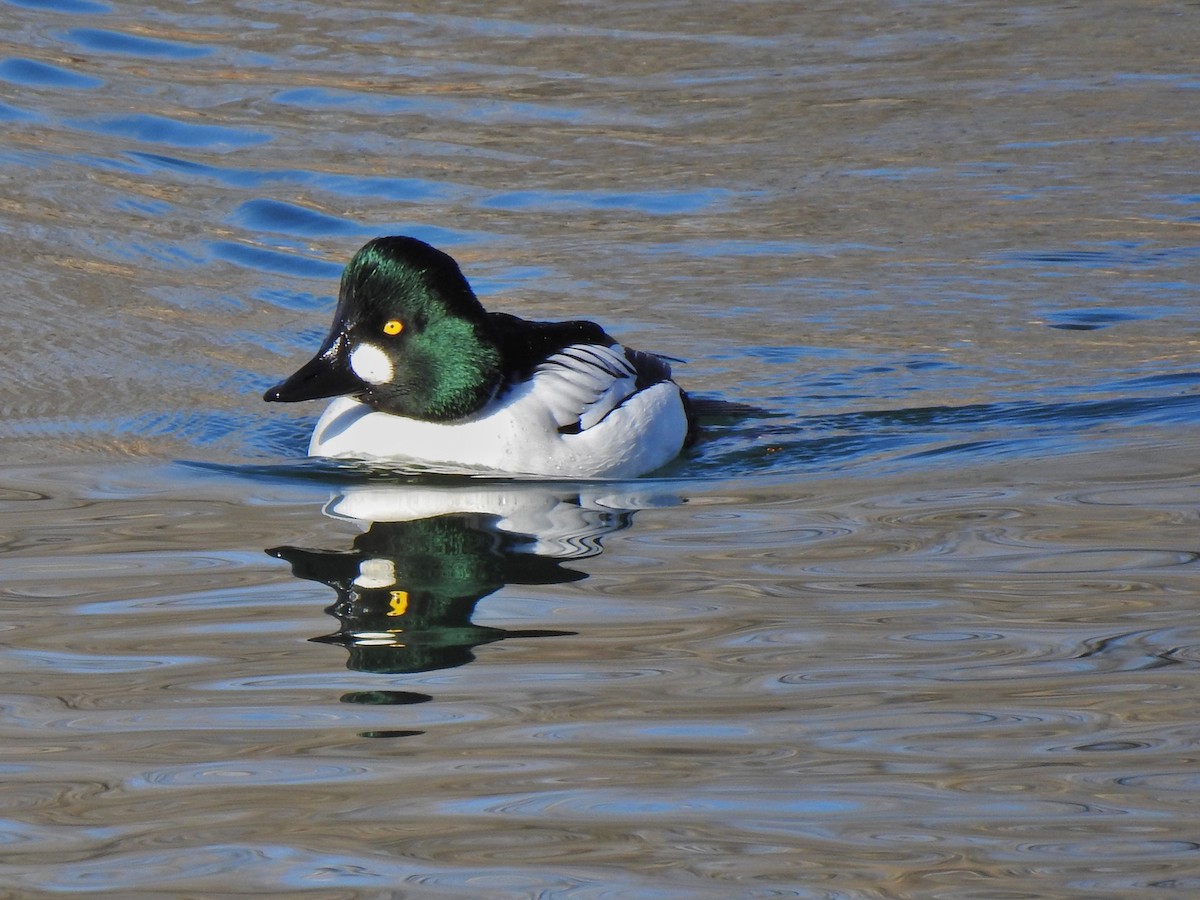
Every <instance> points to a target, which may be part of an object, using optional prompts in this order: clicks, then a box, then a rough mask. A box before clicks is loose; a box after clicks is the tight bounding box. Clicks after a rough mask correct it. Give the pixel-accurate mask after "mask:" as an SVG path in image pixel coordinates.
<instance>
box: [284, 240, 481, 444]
mask: <svg viewBox="0 0 1200 900" xmlns="http://www.w3.org/2000/svg"><path fill="white" fill-rule="evenodd" d="M501 380H502V372H501V367H500V351H499V349H498V347H497V345H496V342H495V341H494V340H493V338H492V337H491V334H490V331H489V328H488V314H487V312H486V311H485V310H484V308H483V307H482V306H481V305H480V303H479V301H478V300H477V299H476V298H475V294H474V292H472V290H471V287H470V285H469V284H467V280H466V278H464V277H463V274H462V272H461V271H459V268H458V264H457V263H456V262H455V261H454V260H453V259H452V258H451V257H450V256H448V255H447V254H445V253H443V252H441V251H440V250H436V249H434V248H433V247H431V246H429V245H428V244H426V243H423V242H422V241H419V240H417V239H416V238H410V237H382V238H376V239H375V240H373V241H371V242H370V243H368V244H367V245H366V246H365V247H363V248H362V249H361V250H359V251H358V252H357V253H356V254H354V258H353V259H351V260H350V264H349V265H347V266H346V270H345V271H344V272H343V273H342V286H341V292H340V294H339V296H338V305H337V310H336V312H335V313H334V319H333V328H332V329H330V332H329V335H328V336H327V337H326V338H325V342H324V343H323V344H322V345H321V348H320V349H319V350H318V351H317V354H316V356H314V357H313V358H312V359H311V360H309V362H307V363H305V365H304V366H302V367H301V368H300V370H299V371H297V372H296V374H294V375H292V377H290V378H288V379H287V380H285V381H282V382H280V383H279V384H277V385H275V387H273V388H271V389H270V390H269V391H267V392H266V394H264V395H263V399H264V400H271V401H282V402H285V403H287V402H293V401H296V400H316V399H319V398H321V397H335V396H338V395H341V394H349V395H352V396H355V397H358V398H359V399H360V400H362V401H363V402H365V403H368V404H370V405H371V406H373V407H375V408H376V409H378V410H381V411H383V412H387V413H391V414H393V415H399V416H407V417H409V418H413V419H424V420H427V421H434V422H445V421H453V420H455V419H461V418H464V417H466V416H469V415H471V414H472V413H474V412H476V411H477V410H479V409H480V407H482V406H483V405H484V404H485V403H487V401H488V400H489V399H490V398H491V397H492V395H493V394H494V393H495V391H496V389H497V388H498V387H499V385H500V382H501Z"/></svg>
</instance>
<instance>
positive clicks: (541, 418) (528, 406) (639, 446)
mask: <svg viewBox="0 0 1200 900" xmlns="http://www.w3.org/2000/svg"><path fill="white" fill-rule="evenodd" d="M671 361H672V360H670V359H668V358H667V357H663V356H659V355H657V354H654V353H648V352H643V351H640V350H634V349H631V348H628V347H624V346H622V345H621V344H620V343H618V342H617V341H616V340H615V339H614V338H612V337H611V336H610V335H609V334H608V333H607V332H606V331H605V330H604V329H603V328H601V327H600V326H599V325H597V324H596V323H594V322H591V321H584V320H572V321H562V322H542V321H529V320H526V319H522V318H520V317H518V316H515V315H511V314H508V313H503V312H488V311H487V310H485V309H484V307H483V305H482V304H481V303H480V302H479V300H478V298H477V297H476V296H475V292H474V291H473V290H472V289H471V286H470V284H469V283H468V282H467V279H466V277H465V276H464V275H463V274H462V271H461V269H460V268H459V265H458V263H457V262H456V261H455V260H454V258H453V257H451V256H450V255H449V254H447V253H444V252H442V251H441V250H438V249H437V248H435V247H432V246H430V245H429V244H427V243H425V242H423V241H420V240H418V239H416V238H413V237H406V236H390V237H379V238H375V239H374V240H371V241H369V242H368V243H367V244H366V245H364V246H363V247H362V248H361V249H360V250H359V251H358V252H357V253H355V254H354V256H353V257H352V258H351V260H350V262H349V263H348V264H347V266H346V268H345V270H344V271H343V273H342V279H341V285H340V289H339V293H338V300H337V307H336V309H335V311H334V316H333V325H332V327H331V328H330V330H329V333H328V335H327V336H326V337H325V339H324V341H323V342H322V343H321V345H320V347H319V348H318V350H317V351H316V353H315V355H314V356H313V357H312V359H310V360H309V361H308V362H307V363H305V364H304V365H302V366H301V367H300V368H299V369H298V370H297V371H296V372H295V373H294V374H293V375H291V376H290V377H289V378H286V379H284V380H283V381H281V382H279V383H278V384H276V385H275V386H274V387H272V388H270V389H269V390H267V392H266V393H265V394H264V395H263V399H264V400H266V401H268V402H276V403H293V402H298V401H304V400H320V399H328V398H334V399H333V400H332V402H331V403H330V404H329V405H328V406H327V407H326V408H325V411H324V412H323V413H322V414H321V417H320V418H319V419H318V421H317V424H316V426H315V427H314V429H313V433H312V438H311V440H310V441H309V446H308V454H309V456H314V457H326V458H335V459H357V460H363V461H366V462H370V463H378V464H385V465H391V464H394V465H400V466H415V467H417V468H418V469H421V470H433V471H442V472H445V471H450V472H466V473H468V474H473V473H485V474H499V475H511V476H526V477H535V478H558V479H562V478H566V479H571V478H634V477H637V476H640V475H644V474H647V473H649V472H652V471H654V470H656V469H659V468H662V467H663V466H665V465H666V464H667V463H669V462H671V461H672V460H674V459H675V458H676V457H677V456H679V454H680V453H681V452H682V450H683V448H684V446H685V445H686V444H688V443H689V442H690V440H691V438H692V436H693V434H694V428H695V426H694V421H693V416H692V414H691V412H690V408H689V401H688V396H687V394H686V393H685V392H684V391H683V389H682V388H681V387H680V386H679V385H678V384H676V383H675V381H674V380H672V371H671V365H670V363H671ZM674 361H676V362H678V360H674Z"/></svg>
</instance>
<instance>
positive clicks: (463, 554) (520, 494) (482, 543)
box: [267, 484, 679, 734]
mask: <svg viewBox="0 0 1200 900" xmlns="http://www.w3.org/2000/svg"><path fill="white" fill-rule="evenodd" d="M678 502H679V500H678V499H677V498H674V497H664V496H647V495H635V494H628V493H619V492H613V491H603V490H600V489H597V490H595V491H592V492H590V493H585V492H581V491H579V490H574V491H571V490H565V489H563V490H555V489H552V488H546V487H540V486H536V485H521V484H506V485H502V486H494V487H471V488H469V489H468V488H450V487H438V488H434V487H430V488H422V487H416V486H408V485H406V486H396V487H390V486H389V487H382V486H366V487H361V488H354V489H351V490H348V491H346V492H345V493H343V494H341V495H339V496H337V497H335V498H334V499H333V500H332V501H330V502H329V504H327V505H326V507H325V512H326V513H327V514H329V515H331V516H335V517H339V518H348V519H352V520H355V521H356V522H358V523H359V525H360V526H361V527H363V528H364V529H365V530H364V532H363V533H362V534H360V535H359V536H358V537H356V538H355V539H354V542H353V545H352V546H351V547H350V548H349V549H346V550H317V549H304V548H300V547H277V548H275V549H272V550H268V551H267V552H268V553H270V554H271V555H272V556H275V557H278V558H280V559H284V560H287V561H288V562H289V563H290V564H291V566H292V572H293V574H294V575H296V576H297V577H298V578H304V579H307V580H310V581H319V582H321V583H323V584H327V585H329V586H330V587H331V588H333V589H334V591H335V592H336V593H337V601H336V602H335V603H334V604H333V605H332V606H329V607H328V608H327V609H326V612H328V613H329V614H330V615H331V616H333V617H334V618H335V619H337V621H338V624H339V628H338V630H337V631H335V632H333V633H332V634H327V635H322V636H321V637H316V638H313V639H312V640H314V641H319V642H322V643H328V644H340V645H341V646H343V647H345V648H346V649H347V651H348V652H349V654H350V656H349V660H348V661H347V667H348V668H351V669H355V670H358V671H361V672H373V673H378V674H388V675H396V674H408V673H415V672H426V671H430V670H433V669H446V668H453V667H455V666H461V665H464V664H466V663H468V662H470V661H471V660H472V659H474V658H475V657H474V653H473V650H474V648H475V647H478V646H480V645H481V644H488V643H492V642H493V641H499V640H502V639H505V638H523V637H546V636H562V635H570V634H574V633H575V632H571V631H558V630H545V629H519V630H512V629H505V628H494V627H490V626H486V625H476V624H474V623H473V622H472V621H471V617H472V615H473V614H474V612H475V607H476V605H477V604H478V603H479V601H480V600H482V599H483V598H484V597H487V596H488V595H490V594H493V593H495V592H496V591H498V590H500V588H502V587H504V586H505V585H508V584H525V585H551V584H566V583H568V582H573V581H579V580H581V579H584V578H586V577H587V575H586V574H585V573H584V572H581V571H579V570H578V569H574V568H569V567H568V566H567V565H565V564H564V563H565V562H567V561H577V560H581V559H585V558H587V557H589V556H595V555H597V554H599V553H600V552H601V549H602V548H601V539H602V538H603V537H604V536H605V535H607V534H612V533H614V532H617V531H620V530H622V529H624V528H628V527H629V525H630V524H631V523H632V520H633V513H634V511H635V510H637V509H643V508H646V507H648V506H668V505H674V504H676V503H678ZM342 699H343V700H344V701H346V702H352V703H368V704H408V703H419V702H422V701H424V700H428V699H430V698H429V696H428V695H425V694H417V693H412V692H408V691H382V690H381V691H360V692H356V693H353V694H347V695H345V696H343V697H342ZM409 733H411V732H409ZM394 734H399V732H396V733H394Z"/></svg>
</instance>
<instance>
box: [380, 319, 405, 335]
mask: <svg viewBox="0 0 1200 900" xmlns="http://www.w3.org/2000/svg"><path fill="white" fill-rule="evenodd" d="M403 330H404V323H403V322H401V321H400V320H399V319H388V320H387V321H386V322H384V323H383V333H384V334H387V335H391V336H392V337H395V336H396V335H398V334H399V333H400V332H402V331H403Z"/></svg>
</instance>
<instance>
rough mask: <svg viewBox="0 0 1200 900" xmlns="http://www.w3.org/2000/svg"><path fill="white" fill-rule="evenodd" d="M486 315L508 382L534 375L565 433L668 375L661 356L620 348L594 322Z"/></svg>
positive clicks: (583, 426)
mask: <svg viewBox="0 0 1200 900" xmlns="http://www.w3.org/2000/svg"><path fill="white" fill-rule="evenodd" d="M490 318H491V326H492V329H493V334H495V335H496V337H497V343H498V344H499V346H500V352H501V354H502V355H503V357H504V361H505V371H506V372H507V373H508V377H509V382H510V383H513V382H517V381H523V380H525V379H528V378H531V377H533V376H535V375H536V376H538V378H539V379H540V380H541V382H542V383H543V384H544V385H545V388H544V393H543V396H545V397H546V399H547V400H548V403H549V405H550V406H551V408H552V410H553V412H554V416H555V419H556V420H557V421H558V425H559V430H560V431H562V432H564V433H578V432H580V431H584V430H586V429H588V428H591V427H592V426H593V425H596V424H598V423H599V422H601V421H603V419H604V418H605V417H606V416H607V415H608V414H609V413H610V412H612V411H613V410H614V409H617V408H618V407H619V406H621V404H623V403H625V401H627V400H628V399H629V398H630V397H632V396H634V395H635V394H637V393H638V392H639V391H641V390H644V389H645V388H648V387H650V386H651V385H655V384H659V383H661V382H664V381H670V379H671V366H670V364H669V363H668V362H667V361H666V360H665V359H663V358H662V357H659V356H655V355H654V354H653V353H645V352H642V351H640V350H630V349H628V348H626V347H623V346H621V345H620V344H618V343H617V342H616V341H615V340H613V338H612V337H611V336H610V335H609V334H608V333H607V332H605V331H604V329H603V328H601V327H600V326H599V325H597V324H596V323H594V322H586V321H582V320H576V321H570V322H529V321H526V320H524V319H519V318H517V317H516V316H510V315H507V314H505V313H491V314H490Z"/></svg>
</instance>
